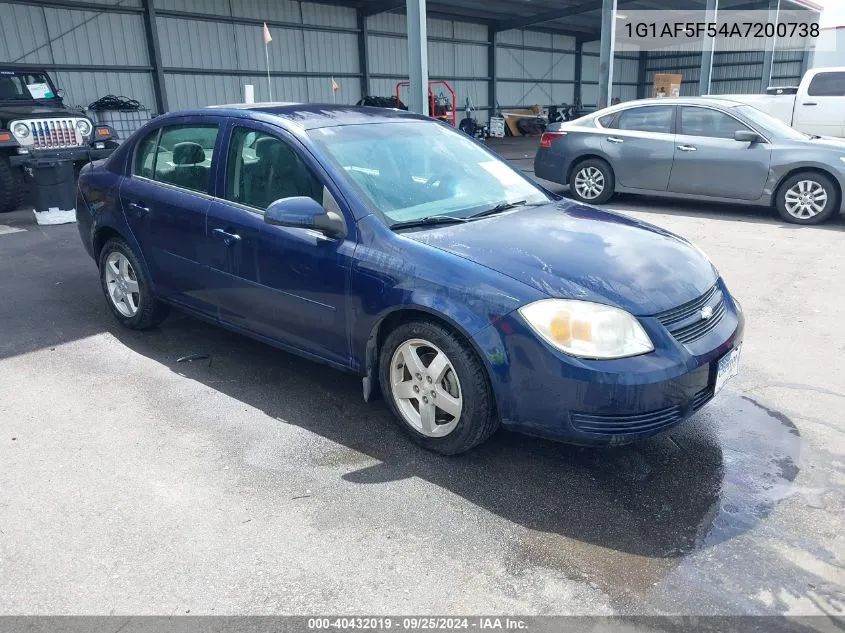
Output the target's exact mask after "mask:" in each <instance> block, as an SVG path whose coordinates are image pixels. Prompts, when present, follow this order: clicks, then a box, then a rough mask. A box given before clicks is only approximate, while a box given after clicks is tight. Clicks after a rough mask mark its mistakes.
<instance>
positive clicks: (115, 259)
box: [105, 251, 141, 317]
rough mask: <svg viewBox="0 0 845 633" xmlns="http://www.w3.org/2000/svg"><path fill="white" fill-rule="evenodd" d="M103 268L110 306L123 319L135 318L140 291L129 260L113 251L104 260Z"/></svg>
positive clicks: (139, 302) (138, 305) (139, 301)
mask: <svg viewBox="0 0 845 633" xmlns="http://www.w3.org/2000/svg"><path fill="white" fill-rule="evenodd" d="M105 268H106V270H105V275H106V289H107V292H108V296H109V300H110V301H111V302H112V305H114V307H115V308H117V311H118V312H120V313H121V314H122V315H123V316H125V317H133V316H135V315H136V314H137V313H138V308H139V307H140V304H141V293H140V290H141V289H140V287H139V286H138V277H137V276H136V274H135V269H134V268H132V264H131V263H130V262H129V259H128V258H127V257H126V255H124V254H123V253H121V252H119V251H114V252H112V253H110V254H109V256H108V257H107V258H106V267H105Z"/></svg>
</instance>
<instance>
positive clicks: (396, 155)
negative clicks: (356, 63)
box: [308, 120, 550, 223]
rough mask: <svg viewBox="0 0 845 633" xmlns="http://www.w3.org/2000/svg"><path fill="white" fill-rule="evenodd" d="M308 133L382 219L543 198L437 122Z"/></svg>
mask: <svg viewBox="0 0 845 633" xmlns="http://www.w3.org/2000/svg"><path fill="white" fill-rule="evenodd" d="M308 134H309V136H310V137H311V139H312V140H313V141H314V142H315V143H316V144H317V146H318V147H319V148H320V149H321V150H323V152H324V153H325V154H326V155H327V156H328V157H329V159H330V160H332V162H334V163H335V165H336V166H337V167H338V168H339V171H340V172H341V173H343V174H345V176H346V178H347V179H348V180H349V181H351V183H352V184H353V185H354V186H355V188H356V189H357V190H358V191H359V192H360V194H361V195H362V196H363V197H364V199H365V201H366V202H368V203H369V206H370V207H371V208H372V209H374V210H376V211H378V212H380V213H381V214H383V215H384V217H385V218H386V220H387V222H388V223H393V222H406V221H414V220H419V219H421V218H425V217H429V216H433V215H451V216H455V217H466V216H469V215H472V214H473V213H476V212H479V211H482V210H486V209H489V208H491V207H494V206H496V205H498V204H501V203H517V202H519V203H522V202H525V203H526V204H539V203H544V202H548V201H549V200H550V198H549V197H548V196H547V195H546V194H545V193H543V191H542V190H540V189H538V188H537V187H536V186H535V185H533V184H532V183H531V182H529V181H528V180H527V179H526V178H525V177H523V176H522V174H520V173H519V172H517V171H516V170H515V169H514V168H513V167H511V166H510V165H508V164H507V163H505V162H504V161H502V160H501V159H499V158H497V157H496V156H495V155H493V154H491V153H489V152H487V151H486V150H484V149H483V148H481V147H479V146H478V144H477V143H475V142H474V141H472V140H470V139H468V138H466V137H465V136H463V135H462V134H459V133H458V132H455V131H454V130H450V129H448V128H446V127H445V126H442V125H439V124H437V123H433V122H428V121H412V120H406V121H396V122H389V123H370V124H364V125H346V126H336V127H325V128H317V129H314V130H311V131H309V133H308Z"/></svg>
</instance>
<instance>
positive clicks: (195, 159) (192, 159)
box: [173, 141, 205, 165]
mask: <svg viewBox="0 0 845 633" xmlns="http://www.w3.org/2000/svg"><path fill="white" fill-rule="evenodd" d="M202 162H205V150H203V148H202V145H200V144H199V143H193V142H191V141H184V142H182V143H176V145H174V146H173V164H174V165H196V164H198V163H202Z"/></svg>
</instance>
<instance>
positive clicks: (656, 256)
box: [403, 201, 718, 316]
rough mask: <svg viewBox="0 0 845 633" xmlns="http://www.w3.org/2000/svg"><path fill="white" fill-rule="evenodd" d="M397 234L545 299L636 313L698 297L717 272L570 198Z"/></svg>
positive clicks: (701, 259)
mask: <svg viewBox="0 0 845 633" xmlns="http://www.w3.org/2000/svg"><path fill="white" fill-rule="evenodd" d="M403 235H404V237H407V238H410V239H413V240H416V241H418V242H423V243H425V244H428V245H430V246H433V247H435V248H438V249H440V250H443V251H446V252H449V253H452V254H454V255H458V256H460V257H463V258H466V259H469V260H471V261H474V262H476V263H478V264H481V265H482V266H486V267H488V268H491V269H493V270H496V271H498V272H500V273H502V274H504V275H507V276H509V277H512V278H514V279H517V280H519V281H521V282H523V283H525V284H528V285H529V286H532V287H534V288H536V289H537V290H539V291H541V292H543V293H546V294H547V295H549V296H551V297H558V298H564V299H581V300H584V301H595V302H598V303H605V304H611V305H615V306H617V307H619V308H622V309H623V310H627V311H628V312H630V313H632V314H635V315H638V316H645V315H650V314H656V313H658V312H662V311H664V310H668V309H669V308H674V307H677V306H679V305H681V304H683V303H686V302H687V301H691V300H693V299H696V298H697V297H699V296H701V295H702V294H704V292H705V291H707V290H708V289H709V288H710V287H711V286H713V284H714V283H715V282H716V279H717V277H718V275H717V273H716V270H715V269H714V268H713V266H712V264H711V263H710V262H709V260H708V259H707V258H706V257H705V256H704V255H703V254H702V253H701V251H699V250H698V249H697V248H695V247H693V246H692V245H690V243H689V242H687V241H686V240H684V239H683V238H680V237H678V236H677V235H673V234H672V233H669V232H668V231H664V230H663V229H660V228H658V227H656V226H652V225H650V224H646V223H644V222H638V221H637V220H633V219H631V218H628V217H625V216H622V215H618V214H615V213H610V212H607V211H602V210H599V209H596V208H593V207H588V206H584V205H579V204H576V203H574V202H570V201H561V202H558V203H554V204H548V205H543V206H540V207H529V208H521V209H518V210H516V211H514V212H510V213H506V214H502V215H496V216H491V217H488V218H484V219H480V220H477V221H472V222H467V223H465V224H455V225H448V226H440V227H433V228H430V229H425V230H421V231H408V232H405V233H403Z"/></svg>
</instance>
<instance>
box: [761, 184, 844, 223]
mask: <svg viewBox="0 0 845 633" xmlns="http://www.w3.org/2000/svg"><path fill="white" fill-rule="evenodd" d="M776 204H777V208H778V213H780V216H781V217H782V218H783V219H784V220H786V221H787V222H792V223H794V224H821V223H822V222H826V221H827V220H829V219H830V218H831V216H833V215H834V214H835V213H836V212H837V211H838V210H839V192H838V191H837V190H836V187H835V186H834V184H833V182H832V181H831V179H830V178H828V177H827V176H825V175H824V174H820V173H818V172H812V171H805V172H801V173H798V174H795V175H794V176H790V177H789V178H788V179H787V180H786V181H785V182H784V183H783V184H782V185H781V187H780V189H778V194H777V198H776Z"/></svg>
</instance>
